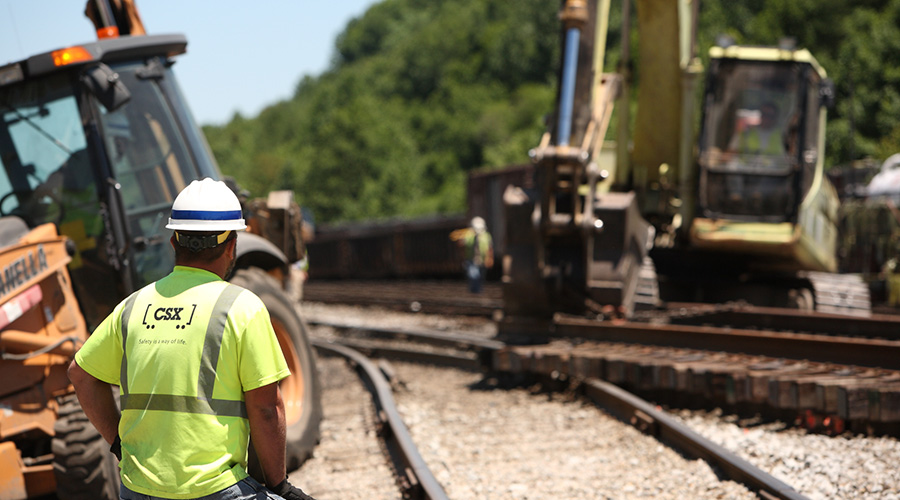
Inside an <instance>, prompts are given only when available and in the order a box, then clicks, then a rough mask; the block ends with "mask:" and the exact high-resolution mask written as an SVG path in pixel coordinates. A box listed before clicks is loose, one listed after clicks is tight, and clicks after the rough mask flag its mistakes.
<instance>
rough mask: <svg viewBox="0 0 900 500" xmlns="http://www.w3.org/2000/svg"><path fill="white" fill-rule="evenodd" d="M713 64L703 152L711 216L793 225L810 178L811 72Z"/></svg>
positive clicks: (783, 66)
mask: <svg viewBox="0 0 900 500" xmlns="http://www.w3.org/2000/svg"><path fill="white" fill-rule="evenodd" d="M713 64H714V65H715V66H714V67H713V69H712V71H711V77H710V79H709V81H708V82H707V87H708V88H707V95H706V100H705V109H704V123H703V136H702V137H701V152H700V165H701V192H700V197H701V205H702V210H703V211H704V215H705V216H707V217H715V216H727V217H736V218H752V219H754V220H758V219H762V220H768V221H770V222H779V221H784V220H789V218H790V217H791V216H793V215H794V214H796V206H797V204H798V203H799V200H800V197H799V196H798V189H797V186H798V183H797V180H798V178H800V177H801V176H802V175H803V172H802V170H801V169H800V156H801V155H800V154H799V153H798V151H799V149H800V146H801V145H800V142H801V138H802V136H801V134H800V131H801V124H802V122H803V110H804V108H805V106H804V98H805V93H804V89H805V88H806V86H805V85H804V81H803V73H802V72H801V71H800V68H799V66H798V65H796V64H791V63H779V62H765V61H747V60H738V59H733V60H732V59H725V60H720V61H716V62H715V63H713Z"/></svg>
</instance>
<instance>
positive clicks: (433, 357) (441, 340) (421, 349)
mask: <svg viewBox="0 0 900 500" xmlns="http://www.w3.org/2000/svg"><path fill="white" fill-rule="evenodd" d="M310 324H311V326H316V327H327V328H330V329H332V330H336V331H340V332H344V333H345V334H346V335H345V334H342V335H340V337H339V338H340V340H339V342H340V343H342V344H347V345H353V346H354V347H355V348H356V349H359V350H361V351H365V352H367V353H369V354H372V355H379V356H388V357H391V358H399V359H403V360H417V361H424V362H426V363H439V364H443V365H451V366H465V367H470V368H471V367H473V366H478V365H479V364H480V365H482V367H483V368H489V369H490V368H491V367H485V366H484V364H485V363H488V364H490V363H492V362H493V361H494V360H495V359H498V354H499V353H503V352H509V351H508V349H509V347H508V346H506V345H504V344H503V343H502V342H498V341H496V340H490V339H483V338H477V337H473V336H471V335H458V334H453V333H448V332H438V331H433V330H413V329H409V328H406V329H391V328H373V327H369V326H363V325H354V324H347V323H334V322H324V321H311V322H310ZM335 342H336V341H334V340H333V341H332V343H331V344H325V343H323V342H322V341H317V342H316V345H317V347H324V346H326V345H334V343H335ZM410 343H412V344H415V345H416V346H415V347H410V346H409V344H410ZM347 349H348V348H346V347H342V348H338V350H347ZM373 370H375V371H377V369H375V368H373ZM578 385H579V391H580V392H582V393H583V394H585V395H586V397H588V398H589V399H591V400H592V401H594V402H595V403H596V404H599V405H600V406H602V407H603V408H604V409H606V410H607V411H609V412H610V413H611V414H613V415H615V416H617V417H619V418H620V419H622V420H624V421H626V422H630V423H631V424H633V425H635V426H636V427H638V428H639V429H641V430H642V431H644V432H649V433H651V434H652V435H654V436H656V437H657V438H658V439H660V440H661V441H663V442H665V443H667V444H669V445H670V446H674V447H675V448H677V449H678V450H679V451H681V452H682V453H686V454H688V455H690V456H694V457H697V458H701V459H703V460H706V461H707V462H709V463H710V464H711V465H713V466H714V467H716V468H717V469H718V470H720V471H721V473H722V474H724V475H725V476H726V477H727V478H728V479H731V480H734V481H737V482H740V483H742V484H744V485H745V486H746V487H748V488H749V489H750V490H752V491H755V492H758V493H759V494H760V495H761V496H763V497H766V498H785V499H799V498H805V497H803V496H802V495H800V494H799V493H797V492H796V491H795V490H794V489H793V488H792V487H791V486H789V485H788V484H786V483H784V482H783V481H780V480H778V479H776V478H775V477H773V476H771V475H769V474H768V473H766V472H764V471H762V470H760V469H759V468H757V467H755V466H753V465H751V464H750V463H749V462H747V461H745V460H743V459H741V458H739V457H738V456H737V455H735V454H733V453H731V452H729V451H727V450H725V449H724V448H722V447H721V446H718V445H716V444H714V443H713V442H711V441H709V440H708V439H706V438H703V437H702V436H700V435H699V434H696V433H695V432H693V431H692V430H690V429H689V428H687V427H686V426H684V425H682V424H680V423H678V422H677V421H675V420H674V419H673V418H672V417H670V416H668V415H666V414H665V413H664V412H663V411H661V410H659V409H657V408H656V407H655V406H654V405H652V404H650V403H648V402H646V401H643V400H641V399H640V398H638V397H637V396H635V395H633V394H630V393H627V392H626V391H624V390H622V389H621V388H618V387H616V386H615V385H613V384H610V383H608V382H605V381H603V380H600V379H597V378H586V379H583V380H581V381H579V384H578ZM422 466H423V467H424V465H422ZM407 470H409V466H407Z"/></svg>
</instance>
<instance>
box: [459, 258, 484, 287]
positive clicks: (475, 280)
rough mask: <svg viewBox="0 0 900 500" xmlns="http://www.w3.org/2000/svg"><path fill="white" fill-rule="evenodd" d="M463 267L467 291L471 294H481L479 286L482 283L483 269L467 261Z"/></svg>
mask: <svg viewBox="0 0 900 500" xmlns="http://www.w3.org/2000/svg"><path fill="white" fill-rule="evenodd" d="M463 267H465V268H466V279H467V280H468V281H469V291H470V292H472V293H481V285H482V283H483V282H484V268H483V267H481V266H479V265H478V264H476V263H474V262H472V261H471V260H467V261H466V262H465V263H464V264H463Z"/></svg>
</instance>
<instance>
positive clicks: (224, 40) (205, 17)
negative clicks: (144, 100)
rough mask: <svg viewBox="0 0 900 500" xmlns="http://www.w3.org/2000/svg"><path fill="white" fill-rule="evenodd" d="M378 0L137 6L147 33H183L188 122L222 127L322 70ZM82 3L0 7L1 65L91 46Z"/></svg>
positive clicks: (164, 0) (47, 1)
mask: <svg viewBox="0 0 900 500" xmlns="http://www.w3.org/2000/svg"><path fill="white" fill-rule="evenodd" d="M378 1H379V0H331V1H324V2H323V1H321V0H280V1H276V0H257V1H250V2H246V1H243V2H239V1H236V0H217V1H215V2H212V1H200V0H136V3H137V6H138V10H139V12H140V14H141V18H142V19H143V21H144V25H145V27H146V28H147V32H148V33H151V34H168V33H182V34H184V35H185V36H186V37H187V40H188V47H187V53H186V54H184V55H182V56H180V57H179V58H178V62H177V64H176V65H175V71H176V73H177V75H178V78H179V81H180V84H181V88H182V90H183V91H184V93H185V94H186V95H187V99H188V100H189V102H190V104H191V108H192V110H193V112H194V116H195V117H196V119H197V121H198V122H199V123H201V124H203V125H208V124H217V125H218V124H223V123H225V122H227V121H229V120H230V119H231V117H232V116H233V115H234V113H235V112H240V113H241V114H242V115H243V116H244V117H252V116H256V114H257V113H259V112H260V111H261V110H262V109H263V108H264V107H266V106H268V105H270V104H274V103H275V102H278V101H280V100H282V99H287V98H289V97H290V96H291V95H292V94H293V92H294V88H295V87H296V85H297V83H298V82H299V81H300V79H301V78H302V77H303V76H304V75H318V74H319V73H321V72H322V71H324V70H325V69H326V68H327V67H328V63H329V61H330V59H331V57H332V55H333V53H334V41H335V38H336V37H337V35H338V34H339V33H340V32H341V31H343V29H344V27H345V26H346V24H347V22H348V21H350V20H351V19H353V18H355V17H359V16H361V15H362V14H363V13H365V11H366V10H367V9H368V8H369V7H370V6H371V5H373V4H376V3H378ZM85 4H86V2H85V1H84V0H0V65H3V64H6V63H8V62H13V61H18V60H20V59H24V58H26V57H28V56H29V55H33V54H36V53H40V52H46V51H49V50H54V49H58V48H61V47H65V46H68V45H75V44H77V43H80V42H86V41H93V40H95V39H96V35H95V34H94V28H93V25H92V24H91V22H90V21H89V20H88V19H87V18H86V17H85V16H84V7H85Z"/></svg>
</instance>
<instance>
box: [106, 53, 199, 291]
mask: <svg viewBox="0 0 900 500" xmlns="http://www.w3.org/2000/svg"><path fill="white" fill-rule="evenodd" d="M147 68H150V69H156V66H152V64H148V65H145V64H135V63H129V64H126V65H120V66H117V67H115V68H114V69H115V70H116V71H117V72H118V74H119V77H120V79H121V81H122V82H123V83H124V84H125V86H126V87H127V88H128V90H129V92H131V100H130V101H129V102H128V103H127V104H125V105H124V106H122V107H121V108H119V109H117V110H116V111H114V112H105V109H103V108H101V110H100V111H101V122H102V125H103V135H104V138H105V141H106V144H107V150H108V151H109V156H110V162H111V164H112V168H113V171H114V173H115V175H116V180H117V181H118V182H119V184H120V185H121V186H122V200H123V202H124V205H125V214H126V217H127V218H128V227H129V232H130V236H131V238H132V240H133V241H134V242H135V243H136V245H135V248H136V249H137V252H136V253H135V255H134V257H133V262H134V270H135V284H136V285H137V286H140V285H142V284H144V283H149V282H151V281H154V280H157V279H159V278H161V277H163V276H165V275H166V274H167V273H168V272H169V271H170V270H171V268H172V265H173V264H174V252H172V249H171V247H170V246H169V237H170V236H171V231H169V230H167V229H166V228H165V225H166V223H167V222H168V217H169V213H170V210H171V208H172V202H173V201H174V200H175V197H176V196H177V195H178V193H179V192H180V191H181V190H182V189H183V188H184V187H185V186H186V185H187V181H189V180H191V179H195V178H197V177H198V174H197V167H196V166H195V164H194V161H193V158H192V156H191V155H190V154H189V151H190V150H189V148H188V145H187V144H186V142H185V139H184V135H183V134H182V132H181V128H180V127H179V124H178V122H177V120H176V117H175V115H174V114H173V112H172V110H171V108H170V106H169V104H168V102H169V101H168V100H167V99H166V96H165V95H164V93H163V89H161V87H160V84H159V81H160V79H162V78H165V73H164V72H159V73H154V74H153V75H152V77H147V76H146V74H147ZM140 74H143V75H145V76H144V77H141V76H139V75H140Z"/></svg>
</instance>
